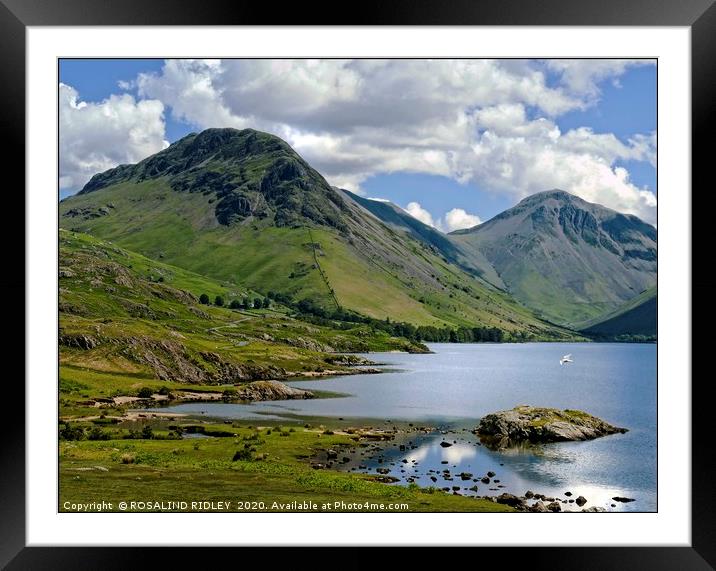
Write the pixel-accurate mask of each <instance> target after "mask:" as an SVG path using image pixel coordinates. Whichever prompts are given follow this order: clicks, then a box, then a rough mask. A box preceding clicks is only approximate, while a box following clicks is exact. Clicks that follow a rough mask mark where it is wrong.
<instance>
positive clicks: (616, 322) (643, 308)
mask: <svg viewBox="0 0 716 571" xmlns="http://www.w3.org/2000/svg"><path fill="white" fill-rule="evenodd" d="M657 299H658V297H657V288H656V286H655V287H652V288H649V289H647V290H645V291H643V292H642V293H640V294H639V295H638V296H636V297H634V298H633V299H631V300H629V301H628V302H627V303H625V304H624V305H623V306H621V307H619V308H618V309H616V310H615V311H611V312H609V313H607V314H606V315H602V316H600V317H598V318H597V319H593V320H591V321H588V322H586V323H583V324H580V327H579V328H580V330H581V331H583V332H584V333H586V334H588V335H593V336H596V337H608V338H619V337H627V336H643V337H649V338H656V335H657Z"/></svg>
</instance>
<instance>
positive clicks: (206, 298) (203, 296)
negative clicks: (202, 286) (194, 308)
mask: <svg viewBox="0 0 716 571" xmlns="http://www.w3.org/2000/svg"><path fill="white" fill-rule="evenodd" d="M199 303H203V304H204V305H209V296H208V295H206V294H205V293H202V294H201V295H200V296H199Z"/></svg>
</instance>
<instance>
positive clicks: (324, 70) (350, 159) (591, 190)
mask: <svg viewBox="0 0 716 571" xmlns="http://www.w3.org/2000/svg"><path fill="white" fill-rule="evenodd" d="M635 65H653V62H650V61H646V60H638V61H629V60H548V61H529V60H320V61H319V60H167V61H166V62H165V64H164V66H163V68H162V70H161V71H160V72H157V73H146V74H140V75H139V76H138V77H137V78H136V80H135V82H134V83H133V84H132V85H135V84H136V88H137V92H138V94H139V96H140V97H143V98H146V99H148V100H154V101H157V102H158V101H161V102H163V103H164V105H166V106H167V107H168V108H170V110H171V113H172V115H173V117H175V118H176V119H178V120H181V121H185V122H188V123H190V124H192V125H193V126H195V127H196V128H198V129H203V128H207V127H237V128H244V127H253V128H256V129H260V130H264V131H268V132H271V133H274V134H276V135H278V136H280V137H282V138H284V139H285V140H287V141H288V142H289V143H290V144H291V145H292V146H293V147H294V148H295V149H296V150H297V151H298V152H299V153H300V154H301V155H302V156H303V157H304V158H305V159H306V160H307V161H308V162H309V163H311V164H312V165H313V166H314V167H315V168H317V169H318V170H319V171H320V172H321V173H322V174H323V175H324V176H326V178H327V179H328V181H329V182H330V183H331V184H333V185H335V186H339V187H341V188H347V189H349V190H351V191H353V192H358V193H362V189H361V185H362V184H363V183H364V181H366V180H367V179H368V178H370V177H371V176H374V175H376V174H379V173H395V172H404V173H424V174H433V175H442V176H446V177H450V178H452V179H453V180H455V181H458V182H460V183H462V184H465V185H477V186H479V187H480V188H481V189H483V190H488V191H492V192H499V193H506V194H509V195H510V196H511V198H513V199H514V200H517V199H520V198H522V197H524V196H526V195H528V194H531V193H533V192H537V191H541V190H546V189H549V188H555V187H556V188H562V189H564V190H567V191H570V192H573V193H575V194H578V195H580V196H582V197H583V198H585V199H587V200H592V201H595V202H600V203H602V204H605V205H606V206H609V207H612V208H615V209H618V210H622V211H626V212H630V213H634V214H637V215H639V216H641V217H643V218H644V219H646V220H647V221H653V220H654V219H655V207H654V204H655V202H656V197H655V195H654V194H653V192H652V191H653V189H645V188H640V187H638V186H637V185H635V184H634V183H633V182H632V181H631V180H630V178H629V176H628V172H626V171H624V170H623V169H622V168H620V167H619V166H618V165H619V164H620V161H630V160H636V161H646V162H649V163H651V164H654V161H655V155H656V134H655V133H641V134H635V135H634V136H633V137H632V138H631V139H629V140H628V141H626V142H625V141H621V140H620V139H618V138H617V137H616V136H614V135H613V134H611V133H595V132H593V131H592V130H591V129H589V128H581V129H574V130H571V131H567V132H564V133H562V132H561V131H560V129H559V128H558V126H557V125H556V123H555V117H557V116H559V115H561V114H563V113H566V112H568V111H573V110H580V109H586V108H587V107H589V106H592V105H595V104H597V103H598V100H599V97H600V94H601V90H600V85H601V84H602V82H604V81H618V79H619V77H620V76H621V75H623V74H624V73H625V71H626V70H628V69H629V68H631V67H633V66H635ZM445 224H446V227H447V221H446V222H445Z"/></svg>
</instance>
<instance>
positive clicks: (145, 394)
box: [137, 387, 154, 399]
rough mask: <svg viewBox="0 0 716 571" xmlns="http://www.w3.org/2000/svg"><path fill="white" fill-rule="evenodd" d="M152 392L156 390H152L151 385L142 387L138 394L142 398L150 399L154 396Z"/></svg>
mask: <svg viewBox="0 0 716 571" xmlns="http://www.w3.org/2000/svg"><path fill="white" fill-rule="evenodd" d="M152 394H154V391H152V389H151V388H149V387H142V388H141V389H139V392H138V393H137V396H138V397H139V398H140V399H149V398H152Z"/></svg>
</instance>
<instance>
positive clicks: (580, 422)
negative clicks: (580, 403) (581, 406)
mask: <svg viewBox="0 0 716 571" xmlns="http://www.w3.org/2000/svg"><path fill="white" fill-rule="evenodd" d="M625 432H627V429H626V428H620V427H617V426H613V425H611V424H609V423H608V422H605V421H604V420H602V419H600V418H597V417H596V416H592V415H591V414H588V413H586V412H583V411H581V410H571V409H565V410H559V409H556V408H541V407H533V406H526V405H522V406H517V407H515V408H513V409H512V410H503V411H499V412H495V413H492V414H488V415H486V416H485V417H483V418H482V420H481V421H480V424H479V425H478V426H477V428H476V429H475V434H477V435H478V436H480V437H481V438H483V439H485V440H486V441H487V443H488V444H493V445H496V446H500V447H504V446H506V445H508V444H510V443H514V444H517V443H520V442H531V443H535V444H542V443H548V442H566V441H572V440H592V439H594V438H599V437H600V436H606V435H608V434H617V433H619V434H623V433H625Z"/></svg>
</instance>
